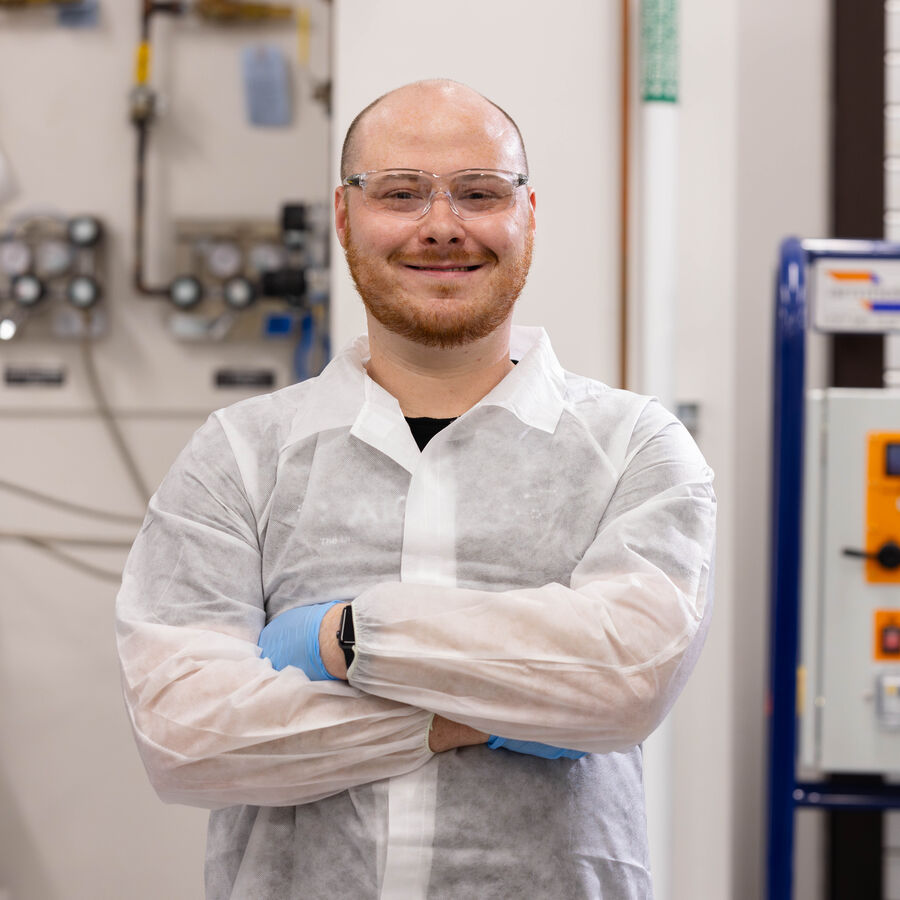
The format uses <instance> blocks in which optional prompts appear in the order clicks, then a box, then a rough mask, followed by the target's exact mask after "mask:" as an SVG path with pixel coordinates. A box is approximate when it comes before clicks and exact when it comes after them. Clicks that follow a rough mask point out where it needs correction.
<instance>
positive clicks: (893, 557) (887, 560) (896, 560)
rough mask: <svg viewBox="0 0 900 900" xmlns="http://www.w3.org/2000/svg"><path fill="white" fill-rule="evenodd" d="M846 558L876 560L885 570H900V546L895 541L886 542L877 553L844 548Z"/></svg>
mask: <svg viewBox="0 0 900 900" xmlns="http://www.w3.org/2000/svg"><path fill="white" fill-rule="evenodd" d="M843 553H844V556H856V557H859V558H860V559H874V560H875V562H877V563H878V565H879V566H881V567H882V568H883V569H896V568H900V545H898V544H895V543H894V542H893V541H885V543H883V544H882V545H881V546H880V547H879V548H878V550H876V551H875V553H867V552H866V551H865V550H854V549H853V548H852V547H844V550H843Z"/></svg>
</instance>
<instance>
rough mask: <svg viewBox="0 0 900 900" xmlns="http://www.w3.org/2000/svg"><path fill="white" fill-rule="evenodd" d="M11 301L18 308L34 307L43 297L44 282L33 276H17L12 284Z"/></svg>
mask: <svg viewBox="0 0 900 900" xmlns="http://www.w3.org/2000/svg"><path fill="white" fill-rule="evenodd" d="M12 294H13V299H14V300H15V301H16V303H18V304H19V306H34V305H35V304H37V303H39V302H40V301H41V300H42V299H43V296H44V282H43V281H41V280H40V278H35V277H34V275H18V276H17V277H16V278H14V279H13V283H12Z"/></svg>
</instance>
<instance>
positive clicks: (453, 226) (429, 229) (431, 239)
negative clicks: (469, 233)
mask: <svg viewBox="0 0 900 900" xmlns="http://www.w3.org/2000/svg"><path fill="white" fill-rule="evenodd" d="M421 222H422V224H421V225H420V226H419V235H420V237H421V238H422V240H424V241H427V242H428V243H437V244H443V243H448V244H453V243H457V242H459V241H462V240H463V238H465V234H466V232H465V228H464V227H463V224H462V219H460V217H459V215H458V214H457V212H456V207H455V206H454V205H453V198H452V197H451V196H450V192H449V191H435V193H434V196H433V197H432V198H431V204H430V205H429V207H428V212H426V213H425V215H424V216H423V217H422V219H421Z"/></svg>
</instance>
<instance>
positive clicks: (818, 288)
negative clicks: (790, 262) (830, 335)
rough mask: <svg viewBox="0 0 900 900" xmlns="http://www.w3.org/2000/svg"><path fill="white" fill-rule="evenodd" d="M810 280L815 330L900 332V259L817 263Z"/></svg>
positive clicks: (829, 259) (842, 260)
mask: <svg viewBox="0 0 900 900" xmlns="http://www.w3.org/2000/svg"><path fill="white" fill-rule="evenodd" d="M810 276H811V277H810V279H809V298H810V306H811V309H812V324H813V326H814V327H815V328H817V329H819V330H820V331H837V332H886V331H900V259H840V258H833V259H832V258H827V257H826V258H824V259H815V260H813V262H812V264H811V266H810Z"/></svg>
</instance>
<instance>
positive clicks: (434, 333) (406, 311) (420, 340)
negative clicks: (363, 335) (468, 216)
mask: <svg viewBox="0 0 900 900" xmlns="http://www.w3.org/2000/svg"><path fill="white" fill-rule="evenodd" d="M533 249H534V235H533V233H532V232H531V231H530V230H529V231H528V232H527V233H526V238H525V247H524V248H523V250H522V252H521V253H520V254H519V255H518V256H517V257H516V258H515V259H511V260H509V261H508V262H506V263H500V261H499V259H498V257H497V255H496V254H494V253H493V252H490V251H488V252H486V253H483V254H482V255H481V256H482V259H483V261H484V262H485V263H486V264H488V265H493V271H492V272H491V273H490V275H489V277H488V278H487V279H486V280H485V283H483V284H481V285H479V286H478V288H477V289H476V290H475V292H474V293H471V292H470V291H471V289H470V288H466V287H464V286H460V285H457V284H454V283H452V282H447V283H438V284H435V285H433V286H432V287H431V288H429V296H428V297H426V298H424V299H423V298H422V297H421V296H418V295H414V294H413V293H412V292H410V291H409V290H408V289H406V288H405V287H403V286H402V285H400V284H399V282H398V279H397V278H396V277H395V276H394V274H393V272H392V270H391V266H392V263H393V260H394V259H395V258H396V257H397V256H399V255H400V254H392V255H391V256H389V257H388V258H387V260H386V261H384V260H382V259H373V258H372V257H370V256H367V255H366V254H365V253H364V252H362V251H361V250H360V248H359V247H357V246H356V244H355V243H354V241H353V235H352V232H351V229H350V223H349V221H348V222H347V226H346V250H345V256H346V258H347V265H348V266H349V267H350V275H351V277H352V278H353V283H354V284H355V285H356V290H357V291H358V292H359V295H360V297H362V301H363V303H364V304H365V307H366V309H367V310H368V311H369V313H371V315H372V316H374V318H375V319H376V321H378V322H379V323H380V324H381V325H382V326H384V328H386V329H387V330H388V331H390V332H392V333H393V334H396V335H399V336H400V337H403V338H406V339H408V340H410V341H414V342H415V343H417V344H422V345H424V346H427V347H439V348H441V349H448V348H451V347H460V346H463V345H465V344H470V343H472V342H473V341H477V340H479V339H481V338H484V337H487V336H488V335H489V334H492V333H493V332H494V331H496V329H497V328H499V327H500V326H501V325H502V324H503V323H504V322H505V321H506V320H507V319H508V318H509V315H510V313H511V312H512V308H513V306H514V305H515V302H516V300H517V299H518V297H519V294H521V293H522V288H523V287H524V286H525V279H526V278H527V276H528V270H529V269H530V268H531V257H532V252H533ZM457 257H460V254H457ZM416 261H417V263H419V264H421V265H428V264H429V263H438V262H440V263H444V264H446V263H451V264H453V263H458V264H459V265H471V264H472V255H471V254H467V255H466V256H465V257H464V258H454V256H453V255H452V254H451V255H448V254H443V255H440V256H439V255H438V254H431V255H430V256H429V255H428V254H425V253H423V254H422V255H421V256H419V257H416Z"/></svg>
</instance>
